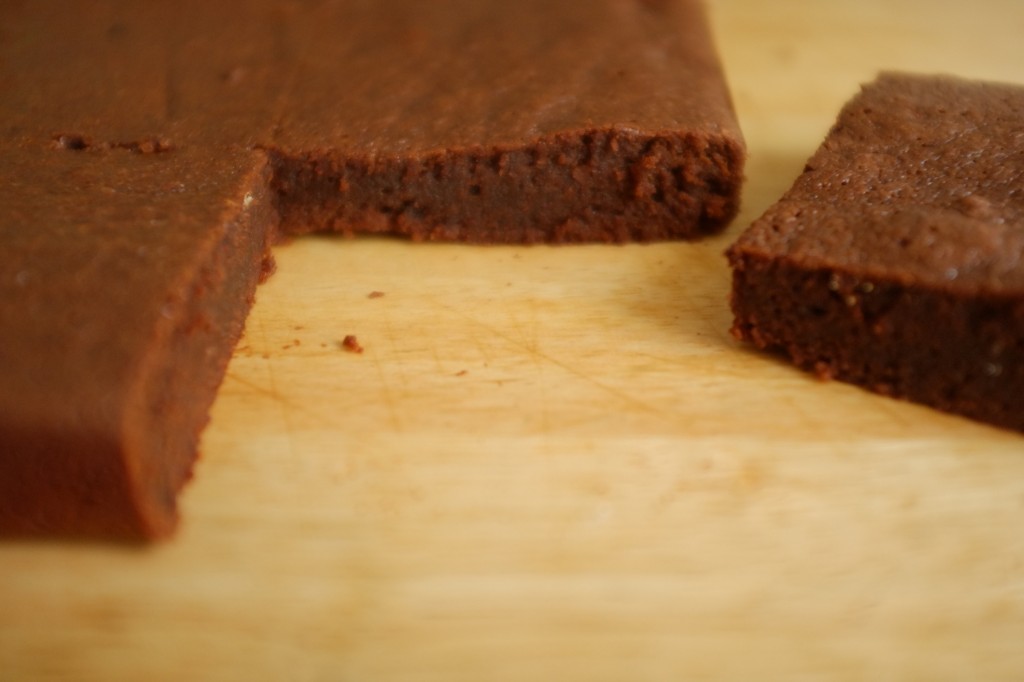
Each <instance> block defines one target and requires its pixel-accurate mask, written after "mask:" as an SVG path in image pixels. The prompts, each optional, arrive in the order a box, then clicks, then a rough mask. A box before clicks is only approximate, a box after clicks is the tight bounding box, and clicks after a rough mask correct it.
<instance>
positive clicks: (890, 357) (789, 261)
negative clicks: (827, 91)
mask: <svg viewBox="0 0 1024 682" xmlns="http://www.w3.org/2000/svg"><path fill="white" fill-rule="evenodd" d="M1022 187H1024V88H1022V87H1018V86H1014V85H1007V84H997V83H988V82H979V81H970V80H965V79H960V78H954V77H950V76H931V75H929V76H924V75H910V74H898V73H887V74H882V75H881V76H880V77H879V78H878V79H877V80H876V81H874V82H873V83H871V84H869V85H866V86H865V87H864V88H863V89H862V91H861V92H860V94H859V95H857V96H856V97H855V98H853V99H852V100H851V101H850V102H849V103H848V104H847V105H846V106H845V107H844V108H843V110H842V112H841V113H840V115H839V117H838V119H837V121H836V123H835V125H834V126H833V128H832V130H831V131H830V132H829V134H828V135H827V137H826V139H825V141H824V143H823V144H822V146H821V147H820V148H819V149H818V151H817V152H816V153H815V154H814V155H813V156H812V157H811V159H810V160H809V161H808V163H807V166H806V167H805V169H804V172H803V173H802V174H801V175H800V176H799V177H798V178H797V180H796V181H795V183H794V184H793V186H792V187H791V188H790V189H789V190H788V191H787V192H786V193H785V194H784V195H783V197H782V198H781V199H780V200H779V201H778V202H777V203H776V204H774V205H773V206H771V207H770V208H769V209H768V210H767V211H766V212H765V214H764V215H763V216H762V217H760V218H759V219H758V220H756V221H755V222H754V223H753V224H752V225H751V227H750V228H749V229H748V230H747V231H746V232H744V233H743V234H742V235H741V236H740V238H739V239H738V240H737V241H736V243H735V244H733V245H732V246H731V247H730V248H729V250H728V252H727V257H728V260H729V263H730V266H731V268H732V291H731V294H730V304H731V307H732V311H733V315H734V322H733V326H732V333H733V335H734V336H735V337H736V338H738V339H740V340H742V341H745V342H749V343H752V344H753V345H755V346H757V347H758V348H762V349H770V350H774V351H777V352H781V353H782V354H783V355H785V356H786V357H788V358H789V359H790V360H791V361H792V362H793V363H794V364H795V365H796V366H798V367H800V368H801V369H804V370H808V371H812V372H814V373H816V374H817V375H818V376H820V377H822V378H835V379H839V380H842V381H846V382H849V383H853V384H856V385H859V386H862V387H864V388H867V389H870V390H872V391H875V392H877V393H881V394H884V395H889V396H893V397H897V398H902V399H907V400H911V401H914V402H918V403H922V404H925V405H929V406H931V407H934V408H937V409H940V410H944V411H947V412H952V413H956V414H960V415H964V416H967V417H970V418H973V419H976V420H979V421H984V422H988V423H991V424H995V425H998V426H1002V427H1007V428H1011V429H1015V430H1018V431H1024V410H1021V408H1020V407H1019V396H1021V395H1024V268H1021V267H1020V258H1021V254H1022V253H1024V190H1022Z"/></svg>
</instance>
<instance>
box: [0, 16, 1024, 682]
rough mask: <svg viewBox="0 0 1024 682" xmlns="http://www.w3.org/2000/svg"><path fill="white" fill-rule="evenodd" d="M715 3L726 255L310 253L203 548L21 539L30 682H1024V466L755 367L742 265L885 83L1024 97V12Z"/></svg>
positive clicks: (256, 362) (282, 302)
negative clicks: (873, 84) (995, 90)
mask: <svg viewBox="0 0 1024 682" xmlns="http://www.w3.org/2000/svg"><path fill="white" fill-rule="evenodd" d="M709 4H710V9H711V15H712V19H713V23H714V26H715V30H716V33H717V35H718V40H719V45H720V48H721V52H722V55H723V59H724V61H725V65H726V69H727V71H728V73H729V76H730V79H731V83H732V86H733V89H734V93H735V98H736V104H737V108H738V110H739V114H740V118H741V122H742V124H743V127H744V130H745V133H746V135H747V138H748V143H749V147H750V162H749V166H748V178H749V181H748V185H747V188H746V192H745V209H744V211H743V214H742V215H741V216H740V218H739V219H738V220H737V222H736V224H735V225H734V226H733V227H732V228H731V229H730V230H729V232H728V233H726V234H725V235H722V236H721V237H718V238H714V239H709V240H707V241H704V242H701V243H698V244H661V245H648V246H628V247H603V246H602V247H563V248H543V247H535V248H472V247H465V246H443V245H426V244H407V243H403V242H399V241H394V240H387V239H359V240H344V239H325V238H311V239H302V240H299V241H296V242H295V243H293V244H291V245H289V246H285V247H282V248H280V249H278V251H277V257H278V261H279V269H278V273H277V274H276V275H275V276H274V277H273V279H272V280H271V281H270V282H269V283H268V284H266V285H265V286H263V287H262V288H261V289H260V291H259V294H258V302H257V305H256V307H255V309H254V310H253V313H252V316H251V318H250V320H249V324H248V328H247V332H246V336H245V338H244V339H243V341H242V343H241V345H240V346H239V348H238V350H237V352H236V353H235V357H234V359H233V361H232V363H231V365H230V367H229V370H228V376H227V379H226V380H225V383H224V385H223V387H222V389H221V391H220V394H219V397H218V399H217V403H216V405H215V408H214V412H213V420H212V423H211V424H210V427H209V429H208V430H207V431H206V433H205V435H204V439H203V452H204V454H203V458H202V460H201V463H200V465H199V467H198V470H197V478H196V480H195V481H194V482H193V483H192V484H191V485H190V486H189V488H188V489H187V491H186V493H185V495H184V498H183V507H184V509H183V512H184V525H183V527H182V530H181V532H180V534H179V536H178V537H177V538H176V539H175V540H173V541H172V542H170V543H167V544H164V545H160V546H156V547H151V548H147V549H126V548H119V547H108V546H93V545H75V544H64V543H17V542H7V543H2V544H0V680H35V679H73V680H186V679H187V680H263V679H266V680H318V681H319V680H374V681H377V682H381V681H387V680H474V681H479V680H588V681H589V680H609V681H612V680H615V681H618V680H695V679H736V680H749V679H850V680H863V679H889V680H896V679H929V680H935V679H949V680H963V679H985V680H996V679H1005V680H1011V679H1014V680H1015V679H1022V678H1024V646H1022V643H1024V436H1021V435H1019V434H1014V433H1010V432H1006V431H1000V430H997V429H993V428H989V427H986V426H982V425H980V424H975V423H972V422H969V421H966V420H963V419H959V418H956V417H951V416H947V415H942V414H939V413H936V412H933V411H931V410H928V409H926V408H922V407H917V406H913V405H909V404H905V403H900V402H896V401H893V400H888V399H885V398H881V397H878V396H874V395H870V394H868V393H865V392H863V391H860V390H858V389H855V388H852V387H849V386H844V385H840V384H835V383H833V384H828V383H820V382H818V381H816V380H815V379H813V378H810V377H808V376H806V375H804V374H801V373H799V372H797V371H795V370H793V369H791V368H790V367H788V366H787V365H785V364H783V363H781V362H779V361H777V360H775V359H773V358H771V357H766V356H764V355H761V354H758V353H755V352H752V351H750V350H748V349H746V348H743V347H740V346H738V345H737V344H736V343H735V342H734V341H733V340H731V339H730V337H729V336H728V334H727V331H726V330H727V328H728V326H729V322H730V316H729V313H728V310H727V307H726V295H727V288H728V271H727V269H726V266H725V261H724V259H723V257H722V251H723V250H724V249H725V247H726V246H727V245H728V244H729V243H730V241H731V240H732V239H733V238H735V236H736V234H738V232H739V230H740V229H742V228H743V227H744V226H745V225H746V224H748V223H749V222H750V221H751V220H752V219H753V218H754V217H756V216H757V215H758V214H759V213H760V212H761V211H762V210H763V209H764V208H765V207H766V206H767V205H768V204H769V203H770V202H771V201H773V200H774V199H775V198H777V197H778V195H779V194H780V193H781V192H782V191H783V190H784V189H785V187H786V186H787V185H788V184H789V183H790V182H791V181H792V179H793V178H794V177H795V175H796V174H797V173H798V172H799V171H800V169H801V167H802V165H803V162H804V160H805V159H806V157H807V156H808V155H809V154H810V153H811V152H812V151H813V149H814V148H815V147H816V146H817V145H818V143H819V142H820V140H821V138H822V136H823V135H824V134H825V132H826V130H827V129H828V127H829V125H830V124H831V122H832V119H833V117H834V116H835V114H836V112H837V111H838V109H839V107H840V105H841V104H842V102H843V101H845V100H846V99H847V98H848V97H850V96H851V95H852V94H853V93H854V92H855V91H856V88H857V86H858V83H860V82H863V81H866V80H869V79H870V78H872V77H873V75H874V73H875V72H876V71H878V70H879V69H906V70H915V71H927V72H950V73H957V74H960V75H965V76H973V77H983V78H991V79H999V80H1009V81H1017V82H1024V41H1022V40H1021V39H1020V36H1021V35H1022V34H1024V3H1020V2H1018V1H1017V0H1005V1H998V0H978V1H977V2H972V3H957V4H953V3H948V4H946V3H935V2H924V1H920V2H914V1H910V0H884V1H883V0H870V1H868V0H864V1H862V2H856V3H839V2H818V3H811V2H801V1H799V0H786V1H778V2H773V3H764V2H757V1H755V0H715V1H713V2H710V3H709ZM609 48H610V49H613V46H609ZM1022 123H1024V122H1022ZM374 292H379V293H374ZM381 294H382V295H381ZM346 335H355V336H356V337H357V338H358V341H359V342H360V343H361V345H362V346H363V348H364V352H363V353H361V354H358V353H352V352H348V351H346V350H344V349H343V348H342V347H341V345H340V342H341V341H342V339H344V337H345V336H346Z"/></svg>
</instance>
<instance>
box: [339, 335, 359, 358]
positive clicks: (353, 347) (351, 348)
mask: <svg viewBox="0 0 1024 682" xmlns="http://www.w3.org/2000/svg"><path fill="white" fill-rule="evenodd" d="M341 347H342V349H343V350H347V351H348V352H349V353H362V352H363V347H362V345H360V343H359V339H357V338H356V337H355V336H353V335H352V334H349V335H348V336H346V337H345V338H344V339H342V340H341Z"/></svg>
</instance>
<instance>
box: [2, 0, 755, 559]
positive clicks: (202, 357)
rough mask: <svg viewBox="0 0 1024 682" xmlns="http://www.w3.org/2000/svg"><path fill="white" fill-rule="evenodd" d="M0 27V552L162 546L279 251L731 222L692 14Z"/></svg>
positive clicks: (40, 10) (725, 143)
mask: <svg viewBox="0 0 1024 682" xmlns="http://www.w3.org/2000/svg"><path fill="white" fill-rule="evenodd" d="M0 26H2V27H3V29H2V39H0V253H2V257H0V339H2V341H0V367H3V372H0V443H2V444H3V448H2V452H0V535H7V536H11V535H21V536H24V535H61V536H88V537H104V538H124V539H149V538H156V537H164V536H166V535H168V534H169V533H171V532H172V531H173V529H174V528H175V525H176V520H177V516H178V514H177V501H176V498H177V494H178V492H179V490H180V489H181V487H182V486H183V485H184V483H185V482H186V481H187V480H188V478H189V477H190V475H191V471H192V467H193V464H194V461H195V458H196V453H197V447H198V446H197V444H198V441H199V436H200V434H201V431H202V428H203V426H204V424H205V423H206V421H207V419H208V412H209V406H210V404H211V402H212V400H213V398H214V395H215V393H216V390H217V386H218V384H219V382H220V381H221V379H222V377H223V374H224V371H225V367H226V363H227V361H228V359H229V357H230V354H231V350H232V348H233V347H234V344H235V343H236V341H237V339H238V337H239V335H240V334H241V332H242V328H243V324H244V319H245V316H246V314H247V311H248V309H249V307H250V305H251V303H252V300H253V296H254V290H255V287H256V285H257V283H258V282H259V281H260V279H261V278H263V277H265V276H266V275H267V274H268V273H269V271H270V269H271V261H270V257H269V251H268V248H269V244H270V243H271V242H272V241H273V240H274V239H278V238H280V237H281V236H282V235H286V234H301V233H305V232H311V231H325V230H331V231H338V232H344V233H366V232H370V233H381V232H383V233H389V234H398V235H405V236H408V237H411V238H414V239H421V240H427V239H445V240H458V241H471V242H485V243H499V242H519V243H524V242H533V241H548V242H570V241H626V240H650V239H668V238H682V237H693V236H697V235H700V234H703V233H706V232H710V231H714V230H717V229H720V228H721V227H722V226H723V225H724V224H725V223H726V222H727V221H728V220H729V219H730V218H731V217H732V216H733V215H734V213H735V211H736V208H737V201H738V192H739V185H740V181H741V179H742V166H743V159H744V148H743V143H742V138H741V136H740V133H739V130H738V128H737V125H736V121H735V117H734V115H733V111H732V107H731V103H730V101H729V95H728V92H727V90H726V87H725V84H724V80H723V78H722V72H721V69H720V66H719V64H718V61H717V58H716V56H715V54H714V50H713V47H712V44H711V40H710V37H709V32H708V27H707V24H706V21H705V18H704V15H703V10H702V7H701V6H700V4H699V3H698V2H696V1H695V0H659V1H658V2H619V1H616V0H602V1H600V2H591V3H587V5H586V11H580V8H579V7H578V6H573V5H572V4H571V3H546V2H541V1H540V0H528V1H524V2H516V3H506V2H498V1H493V2H479V1H476V0H473V1H471V0H453V1H452V2H446V3H425V2H419V1H412V0H406V1H402V0H373V1H371V0H351V1H349V2H344V3H303V4H298V3H279V2H276V1H273V0H254V1H253V2H246V3H242V2H224V3H202V2H198V1H192V0H188V1H186V2H182V3H134V2H128V1H114V2H109V3H102V4H98V5H97V4H90V3H78V2H76V3H58V2H55V1H51V0H42V1H41V2H33V3H6V4H3V5H0Z"/></svg>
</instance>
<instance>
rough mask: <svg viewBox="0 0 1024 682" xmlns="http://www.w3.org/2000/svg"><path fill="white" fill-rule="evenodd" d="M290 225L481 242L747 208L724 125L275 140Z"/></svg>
mask: <svg viewBox="0 0 1024 682" xmlns="http://www.w3.org/2000/svg"><path fill="white" fill-rule="evenodd" d="M267 153H268V155H269V156H270V159H271V163H272V165H273V167H274V179H273V181H272V184H273V186H274V190H275V192H274V194H275V198H276V201H277V208H278V212H279V213H280V215H281V221H282V222H281V231H282V232H283V233H285V234H289V235H297V234H304V233H309V232H341V233H344V234H349V235H352V234H390V235H401V236H406V237H410V238H412V239H414V240H418V241H427V240H430V241H434V240H438V241H456V242H471V243H479V244H503V243H505V244H524V243H527V244H528V243H537V242H547V243H571V242H613V243H622V242H629V241H640V242H646V241H657V240H670V239H694V238H697V237H700V236H702V235H707V234H712V233H715V232H718V231H720V230H721V229H723V228H724V227H725V226H726V225H727V224H728V223H729V222H730V221H731V220H732V219H733V218H734V217H735V215H736V213H737V212H738V210H739V202H740V189H741V185H742V181H743V166H744V160H745V147H744V145H743V143H742V141H741V140H739V139H737V138H736V137H735V136H733V135H730V134H727V133H724V132H714V133H708V132H703V131H698V132H670V133H660V134H650V133H638V132H636V131H633V130H629V129H626V128H615V127H612V128H603V129H591V130H583V131H577V132H567V133H562V134H558V135H553V136H548V137H545V138H541V139H539V140H536V141H534V142H532V143H530V144H528V145H495V146H492V147H487V148H484V147H478V148H467V149H452V150H441V151H436V152H430V153H422V154H412V155H402V156H398V155H395V156H384V157H365V156H354V155H344V154H339V153H332V152H330V151H317V152H311V153H294V152H286V151H283V150H280V149H273V148H268V149H267Z"/></svg>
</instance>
